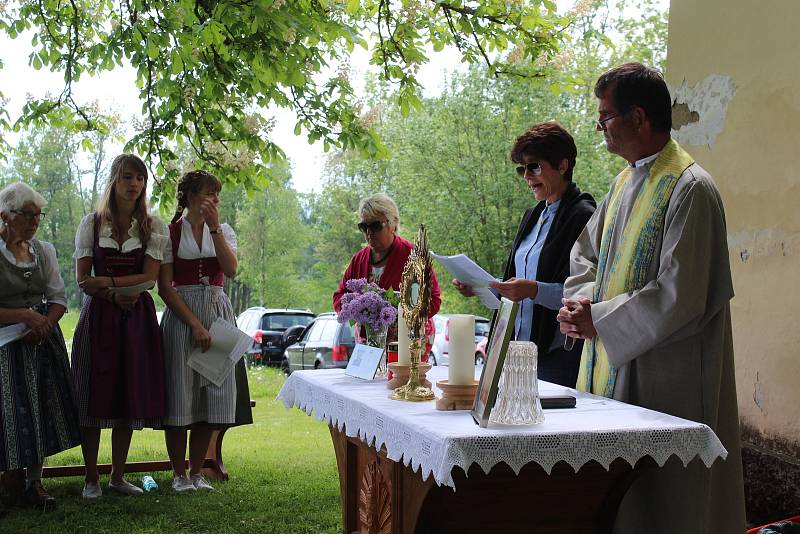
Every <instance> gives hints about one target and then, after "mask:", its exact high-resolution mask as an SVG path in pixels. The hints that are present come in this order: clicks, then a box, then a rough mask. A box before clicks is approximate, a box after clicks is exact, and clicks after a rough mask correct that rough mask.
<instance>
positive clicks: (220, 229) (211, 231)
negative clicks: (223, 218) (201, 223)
mask: <svg viewBox="0 0 800 534" xmlns="http://www.w3.org/2000/svg"><path fill="white" fill-rule="evenodd" d="M208 233H209V234H212V235H214V234H221V233H222V227H221V226H217V227H216V228H214V229H213V230H209V231H208Z"/></svg>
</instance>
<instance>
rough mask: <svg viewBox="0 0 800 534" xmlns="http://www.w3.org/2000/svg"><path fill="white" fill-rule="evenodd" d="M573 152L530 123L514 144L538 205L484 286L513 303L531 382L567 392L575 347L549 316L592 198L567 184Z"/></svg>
mask: <svg viewBox="0 0 800 534" xmlns="http://www.w3.org/2000/svg"><path fill="white" fill-rule="evenodd" d="M577 153H578V151H577V148H576V147H575V141H574V140H573V139H572V136H571V135H570V134H569V133H568V132H567V131H566V130H565V129H564V128H562V127H561V126H560V125H559V124H558V123H555V122H545V123H541V124H535V125H534V126H532V127H531V128H530V129H529V130H528V131H527V132H525V133H523V134H522V135H521V136H519V137H518V138H517V140H516V142H515V143H514V146H513V148H512V149H511V159H512V161H514V162H515V163H517V164H518V165H519V166H518V167H517V174H519V176H520V177H521V178H522V179H523V180H525V182H526V183H527V184H528V187H530V189H531V191H533V196H534V197H535V198H536V200H537V201H538V204H536V205H535V206H533V207H531V208H528V209H527V210H526V211H525V214H524V215H523V216H522V222H521V223H520V225H519V228H518V230H517V235H516V237H515V238H514V242H513V244H512V246H511V252H510V254H509V256H508V260H507V261H506V269H505V273H504V274H503V281H502V282H499V281H498V282H494V283H492V284H490V287H492V288H494V289H495V290H496V291H497V292H498V293H499V294H500V295H502V296H503V297H506V298H508V299H511V300H513V301H517V302H519V303H520V307H519V311H518V313H517V320H516V325H515V333H516V339H517V340H518V341H533V342H534V343H536V346H537V348H538V351H539V362H538V377H539V378H541V379H542V380H546V381H548V382H553V383H555V384H561V385H564V386H567V387H575V382H576V380H577V377H578V364H579V363H580V358H581V349H582V344H581V343H575V344H574V345H573V346H572V347H570V349H571V350H566V349H565V347H564V342H565V337H564V334H562V333H561V332H560V331H559V326H558V322H557V321H556V315H557V313H558V310H559V308H561V298H562V294H563V291H564V280H566V279H567V277H568V276H569V252H570V249H572V245H573V244H574V243H575V241H576V240H577V239H578V236H579V235H580V233H581V232H582V231H583V227H584V226H586V223H587V222H588V221H589V218H590V217H591V216H592V213H594V210H595V201H594V199H593V198H592V196H591V195H589V194H588V193H582V192H581V190H580V189H578V186H577V185H575V183H574V182H573V181H572V172H573V169H574V168H575V158H576V156H577ZM453 285H455V286H456V288H457V289H458V290H459V291H460V292H461V294H462V295H464V296H468V297H469V296H472V295H473V292H472V288H471V287H469V286H467V285H465V284H463V283H461V282H460V281H459V280H453Z"/></svg>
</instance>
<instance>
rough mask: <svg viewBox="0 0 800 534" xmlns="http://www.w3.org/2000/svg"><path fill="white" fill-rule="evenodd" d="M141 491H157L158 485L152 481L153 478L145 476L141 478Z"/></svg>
mask: <svg viewBox="0 0 800 534" xmlns="http://www.w3.org/2000/svg"><path fill="white" fill-rule="evenodd" d="M142 489H143V490H145V491H155V490H157V489H158V484H156V481H155V480H153V477H151V476H150V475H145V476H143V477H142Z"/></svg>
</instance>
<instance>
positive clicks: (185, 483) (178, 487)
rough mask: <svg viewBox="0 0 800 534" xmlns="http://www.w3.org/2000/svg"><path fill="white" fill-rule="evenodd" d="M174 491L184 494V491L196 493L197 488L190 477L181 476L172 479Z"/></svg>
mask: <svg viewBox="0 0 800 534" xmlns="http://www.w3.org/2000/svg"><path fill="white" fill-rule="evenodd" d="M172 489H174V490H175V491H177V492H178V493H183V492H184V491H194V490H195V489H196V488H195V487H194V484H193V483H192V481H191V480H189V477H187V476H186V475H181V476H173V477H172Z"/></svg>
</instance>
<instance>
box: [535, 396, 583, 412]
mask: <svg viewBox="0 0 800 534" xmlns="http://www.w3.org/2000/svg"><path fill="white" fill-rule="evenodd" d="M539 399H540V400H541V402H542V408H544V409H545V410H547V409H549V408H574V407H575V403H576V400H575V397H573V396H572V395H542V396H540V397H539Z"/></svg>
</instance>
